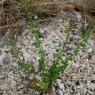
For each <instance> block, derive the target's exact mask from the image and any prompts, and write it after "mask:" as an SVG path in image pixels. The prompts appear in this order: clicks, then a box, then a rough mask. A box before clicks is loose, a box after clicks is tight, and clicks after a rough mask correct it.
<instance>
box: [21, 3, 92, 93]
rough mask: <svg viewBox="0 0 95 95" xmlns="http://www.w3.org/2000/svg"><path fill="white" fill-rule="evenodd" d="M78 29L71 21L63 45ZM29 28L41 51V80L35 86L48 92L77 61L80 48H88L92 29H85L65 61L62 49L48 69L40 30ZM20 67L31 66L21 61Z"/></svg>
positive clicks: (26, 68) (26, 67)
mask: <svg viewBox="0 0 95 95" xmlns="http://www.w3.org/2000/svg"><path fill="white" fill-rule="evenodd" d="M25 8H26V9H25V11H28V8H29V6H28V4H27V3H26V7H25ZM29 12H30V10H29ZM27 15H28V17H31V15H30V13H28V12H27ZM76 27H77V25H76V23H75V21H73V20H70V21H69V27H68V28H66V29H65V30H64V32H65V33H66V34H67V37H66V41H65V43H63V44H64V45H66V42H68V37H69V33H70V32H71V31H72V29H75V28H76ZM28 28H29V29H31V31H32V34H33V35H34V36H35V37H36V41H35V46H36V48H38V49H39V56H40V59H39V60H38V62H39V73H40V77H41V79H40V80H39V81H37V82H36V84H35V86H36V88H37V90H40V91H41V92H48V90H49V87H51V85H52V84H53V82H55V81H56V80H57V79H58V77H59V76H60V74H61V73H64V71H65V70H66V68H67V66H68V65H69V62H70V61H73V60H74V59H75V57H76V56H77V53H78V51H79V50H80V48H82V47H83V48H84V47H85V46H86V44H87V39H88V38H89V34H90V31H91V29H90V28H89V27H87V28H83V31H82V34H81V40H80V42H79V43H78V44H77V45H76V47H75V48H73V51H72V53H71V54H69V55H67V56H66V58H65V59H64V60H63V58H62V56H63V55H62V53H64V47H62V48H61V49H60V50H59V52H58V53H56V54H54V56H53V60H52V65H51V66H50V67H49V68H48V69H47V65H46V64H48V63H46V60H45V52H44V50H43V48H42V47H41V43H42V42H41V41H40V40H39V36H40V35H41V33H40V32H39V30H37V29H35V28H37V26H35V24H29V25H28ZM20 66H21V67H22V68H23V69H24V70H28V69H29V68H30V65H26V63H25V62H24V60H23V61H20Z"/></svg>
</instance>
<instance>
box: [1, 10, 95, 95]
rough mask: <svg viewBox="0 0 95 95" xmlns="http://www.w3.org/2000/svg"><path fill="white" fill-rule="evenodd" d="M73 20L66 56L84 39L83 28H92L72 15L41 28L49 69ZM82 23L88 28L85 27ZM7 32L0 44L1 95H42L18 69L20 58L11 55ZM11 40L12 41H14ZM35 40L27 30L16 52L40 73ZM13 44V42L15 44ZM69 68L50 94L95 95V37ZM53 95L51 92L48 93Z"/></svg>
mask: <svg viewBox="0 0 95 95" xmlns="http://www.w3.org/2000/svg"><path fill="white" fill-rule="evenodd" d="M70 19H73V20H74V21H76V24H77V28H75V29H74V30H73V32H71V33H70V34H69V38H68V40H69V42H68V44H67V45H66V47H65V48H66V49H67V51H66V52H64V56H63V57H65V56H66V55H68V54H70V53H72V49H73V48H74V47H75V46H76V44H77V42H78V41H79V40H81V38H80V35H81V29H82V27H86V26H89V23H88V22H86V21H85V20H84V19H83V18H82V16H81V14H80V13H76V12H73V13H72V14H71V17H67V18H66V17H61V18H59V17H57V18H54V20H53V21H50V22H48V23H45V24H41V25H40V26H39V31H40V32H41V33H42V35H41V36H40V37H39V39H40V40H41V41H42V44H41V46H42V47H43V49H44V50H45V54H46V61H47V62H48V64H47V65H48V66H50V65H51V61H52V59H53V54H54V53H56V52H58V50H59V47H60V46H61V47H62V45H63V43H64V41H65V39H66V33H65V32H64V30H65V28H66V27H67V26H68V22H69V20H70ZM83 23H84V24H85V26H83ZM7 37H8V33H6V35H5V36H4V37H2V39H1V43H0V95H42V94H41V93H40V92H38V91H35V90H33V87H32V85H31V83H30V82H29V81H27V80H25V79H24V78H23V77H25V74H24V73H23V72H22V70H21V69H20V68H19V65H18V58H16V57H15V56H14V55H13V54H12V53H11V46H10V44H9V39H7ZM11 40H12V39H11ZM35 40H36V38H35V37H34V36H33V35H32V31H31V30H30V29H27V28H25V29H24V31H23V33H22V34H21V35H20V36H18V40H17V42H16V49H18V50H19V51H21V52H22V53H23V57H24V59H25V61H26V62H27V63H31V64H33V66H34V68H35V69H36V70H38V65H39V64H38V60H39V55H38V49H37V48H36V47H35V45H34V43H35ZM13 43H14V42H13ZM69 63H70V65H69V66H68V68H67V69H66V71H65V72H64V74H61V76H60V77H59V78H58V79H57V81H56V82H55V83H54V84H53V86H52V94H51V95H95V34H94V33H91V34H90V37H89V39H88V42H87V47H86V48H85V49H80V51H79V52H78V55H77V56H76V59H75V60H74V61H71V62H69ZM32 77H35V78H36V79H39V78H40V76H39V75H31V74H28V78H29V79H30V80H32ZM48 95H50V93H49V94H48Z"/></svg>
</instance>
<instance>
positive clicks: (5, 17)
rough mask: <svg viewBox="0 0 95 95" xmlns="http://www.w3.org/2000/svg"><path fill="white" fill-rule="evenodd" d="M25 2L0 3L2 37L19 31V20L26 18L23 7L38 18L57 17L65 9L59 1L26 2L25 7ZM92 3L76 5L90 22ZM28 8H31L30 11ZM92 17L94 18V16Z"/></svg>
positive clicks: (9, 1) (8, 0)
mask: <svg viewBox="0 0 95 95" xmlns="http://www.w3.org/2000/svg"><path fill="white" fill-rule="evenodd" d="M25 1H27V0H1V1H0V34H2V35H3V34H4V33H5V32H7V31H10V32H13V33H17V31H18V32H19V31H21V30H20V29H21V25H20V24H19V22H20V21H21V19H25V18H27V15H26V12H25V10H24V8H25V7H26V9H27V10H26V11H29V12H30V14H31V13H32V14H37V15H38V16H41V15H43V17H44V15H46V16H48V15H49V14H53V15H58V13H59V12H60V11H63V9H64V7H66V2H65V3H64V2H60V0H58V1H54V0H28V1H29V5H27V4H26V3H25ZM80 1H81V0H80ZM88 2H89V3H88ZM93 2H95V1H93V0H92V2H91V0H90V1H89V0H84V1H83V2H82V3H81V2H79V3H78V4H80V5H81V6H82V7H83V8H84V9H85V13H86V14H87V15H88V17H89V19H91V20H92V21H94V19H93V18H92V15H89V14H92V13H95V7H94V6H95V5H94V3H93ZM25 4H26V5H25ZM78 4H77V5H78ZM29 6H31V10H30V7H29ZM78 7H79V6H78ZM93 15H94V16H95V14H93ZM31 17H32V16H31Z"/></svg>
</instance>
